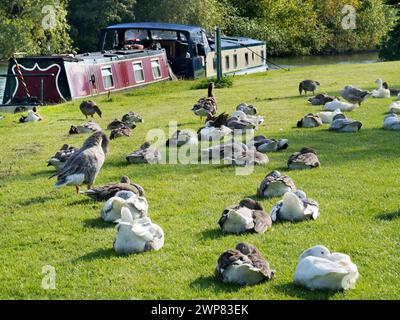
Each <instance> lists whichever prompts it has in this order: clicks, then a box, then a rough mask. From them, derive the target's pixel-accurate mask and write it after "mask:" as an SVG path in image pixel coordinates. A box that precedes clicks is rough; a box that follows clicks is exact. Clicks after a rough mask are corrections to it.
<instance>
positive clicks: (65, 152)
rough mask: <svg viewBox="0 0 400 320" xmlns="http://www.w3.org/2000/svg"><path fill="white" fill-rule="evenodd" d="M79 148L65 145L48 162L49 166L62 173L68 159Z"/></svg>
mask: <svg viewBox="0 0 400 320" xmlns="http://www.w3.org/2000/svg"><path fill="white" fill-rule="evenodd" d="M77 150H78V148H75V147H73V146H71V145H69V144H64V145H63V146H62V147H61V149H60V150H59V151H57V152H56V154H55V155H54V156H52V157H51V158H50V160H48V161H47V166H48V167H49V166H53V167H54V168H56V170H57V171H60V170H61V169H62V168H64V165H65V162H66V161H67V160H68V158H69V157H70V156H71V155H72V154H73V153H74V152H75V151H77Z"/></svg>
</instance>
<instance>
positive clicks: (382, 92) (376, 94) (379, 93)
mask: <svg viewBox="0 0 400 320" xmlns="http://www.w3.org/2000/svg"><path fill="white" fill-rule="evenodd" d="M375 82H376V83H377V84H378V90H372V91H371V96H372V97H373V98H381V99H382V98H390V90H389V89H385V88H384V87H383V81H382V79H377V80H376V81H375Z"/></svg>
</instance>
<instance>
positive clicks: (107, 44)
mask: <svg viewBox="0 0 400 320" xmlns="http://www.w3.org/2000/svg"><path fill="white" fill-rule="evenodd" d="M116 48H118V32H117V31H108V32H106V33H105V35H104V43H103V50H113V49H116Z"/></svg>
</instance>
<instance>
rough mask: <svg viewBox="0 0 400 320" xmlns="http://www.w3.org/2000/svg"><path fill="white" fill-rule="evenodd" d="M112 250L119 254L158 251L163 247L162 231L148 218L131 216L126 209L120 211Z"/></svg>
mask: <svg viewBox="0 0 400 320" xmlns="http://www.w3.org/2000/svg"><path fill="white" fill-rule="evenodd" d="M117 232H118V234H117V238H116V240H115V241H114V245H113V247H114V250H115V252H116V253H119V254H129V253H140V252H144V251H150V250H160V249H161V248H162V247H163V246H164V231H163V230H162V229H161V227H160V226H159V225H157V224H154V223H152V222H151V220H150V218H149V217H142V218H139V217H137V216H132V214H131V213H130V211H129V209H128V208H127V207H125V206H124V207H122V209H121V220H120V222H119V223H118V225H117Z"/></svg>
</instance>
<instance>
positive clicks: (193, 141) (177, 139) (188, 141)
mask: <svg viewBox="0 0 400 320" xmlns="http://www.w3.org/2000/svg"><path fill="white" fill-rule="evenodd" d="M165 144H166V146H167V147H178V148H179V147H181V146H183V145H197V144H198V139H197V134H196V132H194V131H192V130H177V131H175V132H174V133H173V134H172V136H171V138H169V139H168V140H167V142H166V143H165Z"/></svg>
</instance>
